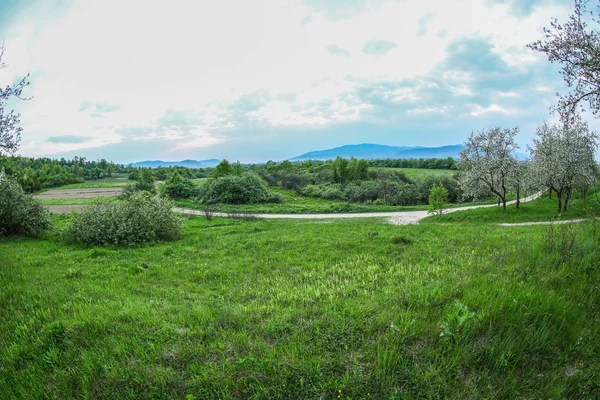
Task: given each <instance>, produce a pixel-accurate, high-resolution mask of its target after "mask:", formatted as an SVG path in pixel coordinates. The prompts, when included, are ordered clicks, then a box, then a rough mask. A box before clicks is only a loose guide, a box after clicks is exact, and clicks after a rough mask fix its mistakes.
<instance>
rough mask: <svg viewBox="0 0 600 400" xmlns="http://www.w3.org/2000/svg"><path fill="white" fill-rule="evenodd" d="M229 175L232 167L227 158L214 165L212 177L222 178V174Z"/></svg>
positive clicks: (231, 172) (231, 173)
mask: <svg viewBox="0 0 600 400" xmlns="http://www.w3.org/2000/svg"><path fill="white" fill-rule="evenodd" d="M229 175H233V168H232V166H231V164H230V163H229V161H228V160H225V159H223V160H221V162H220V163H219V164H217V166H216V167H215V170H214V172H213V174H212V177H213V178H222V177H224V176H229Z"/></svg>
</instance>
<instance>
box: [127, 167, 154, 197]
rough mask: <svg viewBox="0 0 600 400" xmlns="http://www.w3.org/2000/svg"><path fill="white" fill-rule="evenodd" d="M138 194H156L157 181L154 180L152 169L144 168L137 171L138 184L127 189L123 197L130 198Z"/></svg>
mask: <svg viewBox="0 0 600 400" xmlns="http://www.w3.org/2000/svg"><path fill="white" fill-rule="evenodd" d="M130 177H131V175H130ZM137 192H148V193H152V194H154V193H156V181H155V179H154V173H153V172H152V170H151V169H150V168H142V169H140V170H139V171H137V180H136V182H135V183H134V184H132V185H128V186H127V187H126V188H125V190H124V191H123V194H122V197H123V198H129V197H131V196H133V195H134V194H135V193H137Z"/></svg>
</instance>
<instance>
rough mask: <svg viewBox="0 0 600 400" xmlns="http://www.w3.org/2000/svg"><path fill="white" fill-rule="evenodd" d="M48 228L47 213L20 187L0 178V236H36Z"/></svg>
mask: <svg viewBox="0 0 600 400" xmlns="http://www.w3.org/2000/svg"><path fill="white" fill-rule="evenodd" d="M48 228H50V219H49V218H48V212H47V211H46V209H45V208H44V207H43V206H42V204H41V203H40V202H39V201H37V200H35V199H34V198H33V197H32V196H31V195H27V194H25V192H24V191H23V188H22V187H21V185H19V184H18V183H16V182H12V181H10V180H9V179H7V178H6V177H4V178H2V176H0V236H8V235H32V236H36V235H39V234H41V233H42V232H44V231H45V230H46V229H48Z"/></svg>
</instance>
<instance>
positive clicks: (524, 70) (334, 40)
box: [0, 0, 598, 163]
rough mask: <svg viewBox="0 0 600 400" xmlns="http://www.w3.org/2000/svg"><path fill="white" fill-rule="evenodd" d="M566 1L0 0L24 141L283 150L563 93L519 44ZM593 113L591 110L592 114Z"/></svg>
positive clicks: (248, 152) (103, 152)
mask: <svg viewBox="0 0 600 400" xmlns="http://www.w3.org/2000/svg"><path fill="white" fill-rule="evenodd" d="M572 8H573V3H572V1H570V0H507V1H503V0H456V1H447V0H430V1H422V0H398V1H385V0H297V1H296V0H289V1H287V0H264V1H262V0H252V1H248V0H219V1H212V0H197V1H192V0H186V1H183V0H170V1H153V0H97V1H96V0H81V1H74V0H73V1H67V0H44V1H41V0H39V1H38V0H31V1H27V2H25V1H18V0H0V40H4V43H5V47H6V52H5V54H4V60H3V61H4V62H5V63H7V64H8V67H7V68H5V69H2V70H0V85H3V86H4V85H7V84H9V83H11V82H15V81H16V80H17V79H19V78H22V77H23V76H24V75H26V74H27V73H29V74H30V82H31V84H30V86H29V87H28V88H27V90H26V92H25V93H24V94H25V95H26V96H29V97H31V99H29V100H25V101H21V100H14V101H11V103H10V106H11V108H15V109H16V110H17V111H19V112H20V113H21V114H22V117H21V126H22V127H23V133H22V143H21V149H20V151H19V153H20V154H21V155H24V156H36V157H37V156H49V157H57V158H60V157H72V156H75V155H79V156H86V157H87V158H88V159H100V158H104V159H107V160H112V161H115V162H119V163H129V162H135V161H141V160H149V159H150V160H156V159H161V160H182V159H195V160H202V159H209V158H218V159H222V158H227V159H230V160H240V161H242V162H258V161H266V160H270V159H271V160H283V159H287V158H291V157H293V156H296V155H299V154H301V153H304V152H308V151H312V150H318V149H326V148H331V147H335V146H341V145H345V144H358V143H378V144H387V145H398V146H430V147H435V146H441V145H449V144H459V143H463V142H464V141H465V139H466V138H467V137H468V135H469V134H470V133H471V132H472V131H478V130H482V129H486V128H489V127H492V126H502V127H513V126H519V127H520V129H521V131H520V133H519V136H518V143H519V145H520V146H521V148H522V152H525V151H526V146H527V144H528V143H529V142H530V139H531V138H532V137H533V135H534V133H535V127H536V126H537V125H538V124H539V123H540V122H542V121H543V120H554V117H553V116H552V115H551V114H550V113H549V111H548V108H549V107H550V106H552V105H554V104H555V103H556V101H557V98H556V93H557V92H565V86H564V83H563V81H562V78H561V76H560V74H559V73H558V71H559V67H558V66H557V65H552V64H550V63H549V62H548V61H547V59H546V58H545V56H543V55H542V54H538V53H535V52H533V51H531V50H529V49H527V48H526V44H527V43H530V42H532V41H534V40H536V39H539V38H542V37H543V33H542V28H543V27H544V26H548V25H549V23H550V21H551V19H552V18H553V17H556V18H559V19H561V20H565V19H566V17H567V16H568V14H570V13H571V11H572ZM590 123H591V125H592V126H593V127H596V126H597V125H598V124H597V123H596V121H594V120H592V119H591V118H590Z"/></svg>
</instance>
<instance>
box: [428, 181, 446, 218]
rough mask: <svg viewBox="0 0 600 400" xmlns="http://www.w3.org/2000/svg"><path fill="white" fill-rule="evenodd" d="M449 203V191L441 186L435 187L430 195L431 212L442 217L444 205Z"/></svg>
mask: <svg viewBox="0 0 600 400" xmlns="http://www.w3.org/2000/svg"><path fill="white" fill-rule="evenodd" d="M447 201H448V190H446V188H445V187H443V186H442V185H441V184H440V185H435V186H433V187H432V188H431V189H430V194H429V212H430V213H432V214H433V213H436V214H438V215H442V213H443V212H444V205H445V204H446V202H447Z"/></svg>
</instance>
